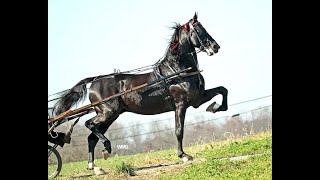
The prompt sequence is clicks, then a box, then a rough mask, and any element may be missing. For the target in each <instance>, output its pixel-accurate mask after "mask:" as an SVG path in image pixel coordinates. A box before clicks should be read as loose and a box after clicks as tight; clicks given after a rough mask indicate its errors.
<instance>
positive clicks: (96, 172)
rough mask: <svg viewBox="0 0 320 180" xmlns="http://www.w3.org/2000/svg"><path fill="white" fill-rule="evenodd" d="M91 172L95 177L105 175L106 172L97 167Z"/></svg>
mask: <svg viewBox="0 0 320 180" xmlns="http://www.w3.org/2000/svg"><path fill="white" fill-rule="evenodd" d="M93 170H94V173H95V174H96V175H103V174H106V172H105V171H104V170H103V169H102V168H101V167H98V166H96V167H94V169H93Z"/></svg>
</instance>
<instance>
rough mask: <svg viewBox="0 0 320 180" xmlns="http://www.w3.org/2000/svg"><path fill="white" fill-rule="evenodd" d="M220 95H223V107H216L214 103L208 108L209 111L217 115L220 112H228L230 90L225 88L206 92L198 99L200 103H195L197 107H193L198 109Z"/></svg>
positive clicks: (221, 87) (220, 87)
mask: <svg viewBox="0 0 320 180" xmlns="http://www.w3.org/2000/svg"><path fill="white" fill-rule="evenodd" d="M218 94H221V95H222V104H221V106H215V105H216V103H215V102H214V103H213V104H211V105H209V106H208V108H207V111H210V112H213V113H215V112H218V111H226V110H228V90H227V89H226V88H225V87H223V86H219V87H216V88H212V89H208V90H205V93H204V94H203V95H202V96H201V97H200V98H199V99H198V101H197V102H196V103H195V105H193V107H195V108H198V107H199V106H200V105H202V104H203V103H206V102H208V101H210V100H211V99H212V98H213V97H215V96H216V95H218Z"/></svg>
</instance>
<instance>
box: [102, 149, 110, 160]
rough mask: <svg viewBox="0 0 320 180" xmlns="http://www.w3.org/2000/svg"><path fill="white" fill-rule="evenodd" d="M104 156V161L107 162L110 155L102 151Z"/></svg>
mask: <svg viewBox="0 0 320 180" xmlns="http://www.w3.org/2000/svg"><path fill="white" fill-rule="evenodd" d="M102 156H103V159H104V160H107V159H108V158H109V156H110V153H109V152H108V151H107V150H105V149H104V150H102Z"/></svg>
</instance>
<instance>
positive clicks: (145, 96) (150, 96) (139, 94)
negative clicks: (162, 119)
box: [122, 88, 173, 115]
mask: <svg viewBox="0 0 320 180" xmlns="http://www.w3.org/2000/svg"><path fill="white" fill-rule="evenodd" d="M122 100H123V102H124V104H125V107H126V110H127V111H129V112H133V113H137V114H145V115H153V114H160V113H164V112H168V111H172V110H173V106H172V102H171V99H170V97H168V96H167V95H166V93H165V89H162V88H161V89H156V90H152V91H148V90H147V91H134V92H131V93H128V94H126V95H123V96H122Z"/></svg>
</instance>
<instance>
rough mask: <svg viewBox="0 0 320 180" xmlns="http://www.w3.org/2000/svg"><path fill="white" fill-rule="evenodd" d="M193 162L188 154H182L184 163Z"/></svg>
mask: <svg viewBox="0 0 320 180" xmlns="http://www.w3.org/2000/svg"><path fill="white" fill-rule="evenodd" d="M192 160H193V157H192V156H190V155H188V154H183V156H182V161H183V162H184V163H185V162H188V161H192Z"/></svg>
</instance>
